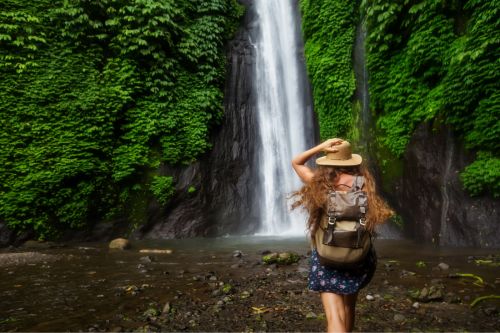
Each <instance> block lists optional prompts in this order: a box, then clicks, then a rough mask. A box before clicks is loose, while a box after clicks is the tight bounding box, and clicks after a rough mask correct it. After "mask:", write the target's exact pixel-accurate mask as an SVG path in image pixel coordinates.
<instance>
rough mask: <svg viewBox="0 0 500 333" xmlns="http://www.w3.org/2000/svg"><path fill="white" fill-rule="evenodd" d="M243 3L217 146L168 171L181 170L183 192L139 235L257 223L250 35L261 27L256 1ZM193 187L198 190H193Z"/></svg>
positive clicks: (215, 231)
mask: <svg viewBox="0 0 500 333" xmlns="http://www.w3.org/2000/svg"><path fill="white" fill-rule="evenodd" d="M240 3H242V4H243V5H245V6H246V7H247V11H246V14H245V17H244V19H243V22H242V27H241V28H240V30H239V31H238V32H237V34H236V36H235V38H234V39H233V40H232V41H231V42H230V43H229V44H228V46H227V47H228V50H227V57H228V68H227V76H226V86H225V91H224V95H225V100H224V119H223V122H222V124H221V125H220V126H219V128H217V129H215V130H214V131H213V133H214V134H213V139H212V142H213V149H212V150H211V151H210V152H209V153H207V154H206V155H205V156H204V157H203V158H201V159H200V160H199V161H198V162H196V163H195V164H193V165H191V166H189V167H188V168H179V169H176V170H174V169H169V170H168V172H166V173H168V174H172V173H173V174H174V175H175V179H176V180H177V186H176V190H177V193H178V195H177V196H176V197H175V198H174V200H173V201H172V202H171V203H170V205H169V206H168V207H166V208H165V209H160V208H159V207H156V206H155V205H154V204H153V205H152V206H151V207H150V209H149V216H148V219H147V220H148V222H147V223H146V224H145V225H143V226H142V227H140V228H139V229H138V230H136V231H135V232H134V233H133V237H135V238H174V237H194V236H216V235H223V234H226V233H240V232H243V233H246V232H252V231H254V229H255V228H256V227H257V223H256V222H255V221H254V220H255V219H256V215H257V214H256V213H257V207H254V204H253V203H252V202H250V201H249V198H251V197H252V195H251V193H252V191H253V190H254V188H255V178H256V175H255V174H254V172H253V171H252V170H251V169H250V163H249V162H250V161H251V160H252V159H253V158H254V147H253V146H252V142H255V139H254V138H255V135H256V133H255V129H256V126H255V115H256V113H255V98H254V96H252V94H253V89H252V84H253V76H254V73H253V64H254V63H255V54H254V47H253V46H252V44H251V40H250V36H251V34H252V33H253V30H254V29H255V28H256V27H255V25H254V23H253V22H254V19H255V17H254V11H253V10H251V1H249V0H247V1H241V2H240ZM165 171H167V170H165ZM189 187H194V189H195V191H194V192H192V193H189V191H188V188H189ZM242 221H244V223H242Z"/></svg>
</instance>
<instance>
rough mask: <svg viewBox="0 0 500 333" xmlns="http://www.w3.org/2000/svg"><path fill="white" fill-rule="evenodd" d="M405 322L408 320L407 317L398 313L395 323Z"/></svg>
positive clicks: (395, 316)
mask: <svg viewBox="0 0 500 333" xmlns="http://www.w3.org/2000/svg"><path fill="white" fill-rule="evenodd" d="M405 320H406V317H405V316H403V315H402V314H400V313H396V314H395V315H394V321H395V322H398V323H401V322H403V321H405Z"/></svg>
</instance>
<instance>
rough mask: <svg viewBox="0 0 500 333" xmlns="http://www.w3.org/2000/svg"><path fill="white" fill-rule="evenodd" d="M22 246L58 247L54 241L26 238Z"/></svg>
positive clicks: (30, 247) (34, 247)
mask: <svg viewBox="0 0 500 333" xmlns="http://www.w3.org/2000/svg"><path fill="white" fill-rule="evenodd" d="M23 247H24V248H27V249H50V248H54V247H58V245H57V244H56V243H54V242H46V241H38V240H28V241H26V242H24V244H23Z"/></svg>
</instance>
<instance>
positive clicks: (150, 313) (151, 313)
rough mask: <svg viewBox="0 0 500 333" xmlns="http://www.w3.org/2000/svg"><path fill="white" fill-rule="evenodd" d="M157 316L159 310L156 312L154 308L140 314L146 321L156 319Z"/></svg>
mask: <svg viewBox="0 0 500 333" xmlns="http://www.w3.org/2000/svg"><path fill="white" fill-rule="evenodd" d="M159 315H160V310H158V309H156V308H149V309H147V310H146V311H144V312H143V313H142V316H143V317H144V318H146V319H148V318H152V317H158V316H159Z"/></svg>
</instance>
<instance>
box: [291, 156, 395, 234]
mask: <svg viewBox="0 0 500 333" xmlns="http://www.w3.org/2000/svg"><path fill="white" fill-rule="evenodd" d="M343 173H346V174H350V175H353V176H355V175H360V176H363V177H364V178H365V185H364V187H363V189H364V191H366V193H367V196H368V211H367V213H366V228H367V229H368V230H369V231H370V232H373V231H374V230H375V226H376V225H379V224H382V223H384V222H385V221H386V220H387V219H388V218H389V217H391V216H392V215H394V211H393V210H392V209H391V208H390V207H389V206H388V205H387V203H386V202H385V201H384V200H383V199H382V198H381V197H380V196H379V195H378V194H377V190H376V186H375V180H374V178H373V176H372V174H371V173H370V172H369V171H368V169H367V168H366V167H365V166H364V165H361V166H352V167H336V166H335V167H334V166H321V165H320V166H318V168H316V169H315V170H314V176H313V178H312V180H311V182H309V183H307V184H305V185H304V186H303V187H302V188H301V189H299V190H298V191H296V192H293V193H292V195H291V198H292V199H295V201H294V202H293V203H292V209H295V208H298V207H302V208H304V209H305V210H306V211H307V212H308V213H309V219H308V222H307V229H308V230H309V232H310V233H311V238H312V239H313V240H314V234H315V233H316V230H317V229H318V227H319V223H320V220H321V217H322V216H323V214H325V213H326V211H327V195H328V191H329V190H332V189H334V188H335V184H337V181H338V179H339V177H340V175H341V174H343ZM339 185H340V184H339Z"/></svg>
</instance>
